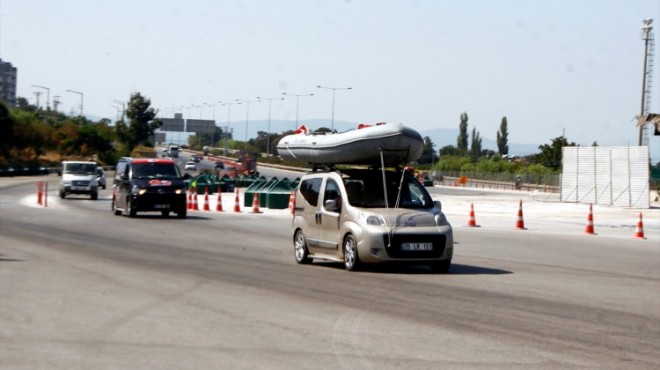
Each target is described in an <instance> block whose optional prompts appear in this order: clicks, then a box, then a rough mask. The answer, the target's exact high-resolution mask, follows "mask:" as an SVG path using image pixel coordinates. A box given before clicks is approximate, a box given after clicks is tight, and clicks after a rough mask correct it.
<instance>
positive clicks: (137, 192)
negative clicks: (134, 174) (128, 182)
mask: <svg viewBox="0 0 660 370" xmlns="http://www.w3.org/2000/svg"><path fill="white" fill-rule="evenodd" d="M132 192H133V195H142V194H144V193H146V192H147V189H144V188H138V187H137V186H133V189H132Z"/></svg>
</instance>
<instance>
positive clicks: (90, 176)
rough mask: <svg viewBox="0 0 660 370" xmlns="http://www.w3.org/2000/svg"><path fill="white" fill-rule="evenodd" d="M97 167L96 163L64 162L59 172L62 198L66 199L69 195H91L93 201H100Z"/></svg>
mask: <svg viewBox="0 0 660 370" xmlns="http://www.w3.org/2000/svg"><path fill="white" fill-rule="evenodd" d="M96 167H97V165H96V162H78V161H64V162H62V170H61V171H60V172H59V175H60V198H62V199H64V198H66V196H67V195H69V194H89V196H90V198H91V199H92V200H96V199H98V194H99V193H98V189H99V184H98V181H97V179H96Z"/></svg>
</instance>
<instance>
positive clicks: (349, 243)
mask: <svg viewBox="0 0 660 370" xmlns="http://www.w3.org/2000/svg"><path fill="white" fill-rule="evenodd" d="M344 267H346V270H348V271H355V270H357V269H358V268H359V267H360V257H359V256H358V250H357V243H356V242H355V238H353V235H351V234H348V235H346V238H344Z"/></svg>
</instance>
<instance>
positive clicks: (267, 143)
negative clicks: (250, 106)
mask: <svg viewBox="0 0 660 370" xmlns="http://www.w3.org/2000/svg"><path fill="white" fill-rule="evenodd" d="M257 99H263V100H268V131H267V132H266V154H270V108H271V105H272V103H273V100H284V98H264V97H260V96H257Z"/></svg>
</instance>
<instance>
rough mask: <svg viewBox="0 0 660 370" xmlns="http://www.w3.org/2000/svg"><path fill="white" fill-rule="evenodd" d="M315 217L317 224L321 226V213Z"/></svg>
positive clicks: (317, 213)
mask: <svg viewBox="0 0 660 370" xmlns="http://www.w3.org/2000/svg"><path fill="white" fill-rule="evenodd" d="M314 216H315V217H316V224H317V225H320V224H321V212H316V213H315V214H314Z"/></svg>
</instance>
